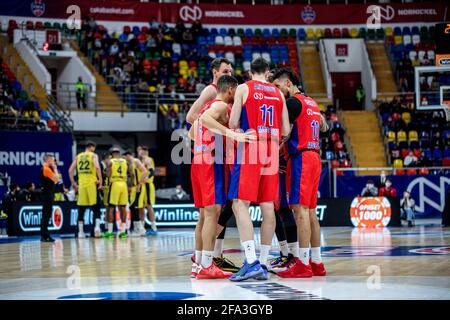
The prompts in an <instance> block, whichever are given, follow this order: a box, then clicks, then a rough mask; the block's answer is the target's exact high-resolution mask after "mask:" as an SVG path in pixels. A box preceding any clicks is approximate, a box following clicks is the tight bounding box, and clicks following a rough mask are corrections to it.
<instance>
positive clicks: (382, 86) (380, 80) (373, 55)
mask: <svg viewBox="0 0 450 320" xmlns="http://www.w3.org/2000/svg"><path fill="white" fill-rule="evenodd" d="M366 46H367V51H368V53H369V59H370V63H371V65H372V70H373V72H374V74H375V78H376V79H377V98H378V99H389V98H392V94H390V95H389V94H388V95H385V94H383V93H393V92H397V91H398V90H397V86H396V84H395V80H394V75H393V74H392V68H391V66H390V64H389V57H388V55H387V52H386V49H385V47H384V44H383V43H366Z"/></svg>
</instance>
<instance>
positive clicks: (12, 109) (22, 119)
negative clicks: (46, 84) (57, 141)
mask: <svg viewBox="0 0 450 320" xmlns="http://www.w3.org/2000/svg"><path fill="white" fill-rule="evenodd" d="M0 63H1V67H0V130H27V131H37V130H51V131H53V132H56V131H58V130H59V127H58V124H57V122H56V121H55V120H54V119H52V118H51V117H50V115H49V113H48V112H47V111H45V110H41V108H40V106H39V103H38V102H37V101H36V100H35V99H34V98H33V97H30V96H29V95H28V93H27V92H26V91H25V90H23V89H22V85H21V83H20V82H19V81H18V80H17V79H16V77H15V75H14V73H13V72H12V71H11V69H10V68H9V66H8V65H7V64H6V63H5V62H3V61H1V59H0Z"/></svg>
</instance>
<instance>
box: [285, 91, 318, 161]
mask: <svg viewBox="0 0 450 320" xmlns="http://www.w3.org/2000/svg"><path fill="white" fill-rule="evenodd" d="M294 97H295V98H296V99H298V100H299V101H300V102H301V104H302V112H301V113H300V115H299V116H298V117H297V119H296V120H295V122H294V125H293V127H292V131H291V136H290V138H289V142H288V153H289V154H290V155H291V154H294V153H297V152H298V151H301V150H315V151H319V150H320V137H319V135H320V109H319V106H318V105H317V103H316V102H315V101H314V100H313V99H312V98H310V97H308V96H305V95H303V94H300V93H297V94H295V95H294Z"/></svg>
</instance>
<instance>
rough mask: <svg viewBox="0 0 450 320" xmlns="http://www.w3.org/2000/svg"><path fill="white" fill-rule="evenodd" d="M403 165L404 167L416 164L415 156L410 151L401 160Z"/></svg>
mask: <svg viewBox="0 0 450 320" xmlns="http://www.w3.org/2000/svg"><path fill="white" fill-rule="evenodd" d="M403 165H404V166H405V167H414V166H416V165H417V157H416V156H415V155H414V154H413V152H412V151H410V152H409V154H408V155H407V156H406V157H405V160H403Z"/></svg>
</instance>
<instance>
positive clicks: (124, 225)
mask: <svg viewBox="0 0 450 320" xmlns="http://www.w3.org/2000/svg"><path fill="white" fill-rule="evenodd" d="M122 232H127V223H126V222H122Z"/></svg>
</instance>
